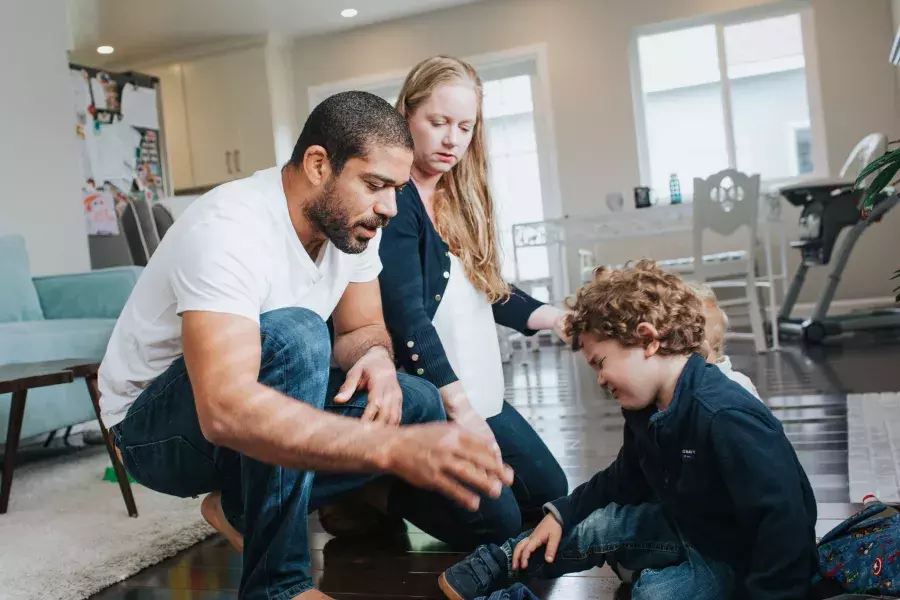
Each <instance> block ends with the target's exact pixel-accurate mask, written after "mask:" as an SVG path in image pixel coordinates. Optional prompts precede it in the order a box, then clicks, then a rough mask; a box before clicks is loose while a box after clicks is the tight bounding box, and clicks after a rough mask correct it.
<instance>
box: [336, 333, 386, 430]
mask: <svg viewBox="0 0 900 600" xmlns="http://www.w3.org/2000/svg"><path fill="white" fill-rule="evenodd" d="M361 389H365V390H366V391H368V393H369V400H368V403H367V404H366V410H365V412H364V413H363V415H362V420H363V421H376V422H378V423H384V424H385V425H398V424H399V423H400V418H401V416H402V410H403V392H402V391H401V390H400V383H399V382H398V381H397V370H396V369H395V368H394V362H393V361H392V360H391V356H390V354H388V352H387V350H385V349H384V348H382V347H381V346H375V347H373V348H369V350H368V351H367V352H366V353H365V354H364V355H363V356H362V358H360V359H359V360H358V361H357V362H356V364H355V365H353V367H352V368H351V369H350V371H349V372H348V373H347V379H346V381H344V385H342V386H341V389H340V390H339V391H338V393H337V395H336V396H335V397H334V401H335V402H337V403H338V404H343V403H345V402H347V401H349V400H350V398H351V397H352V396H353V394H354V393H355V392H356V391H357V390H361Z"/></svg>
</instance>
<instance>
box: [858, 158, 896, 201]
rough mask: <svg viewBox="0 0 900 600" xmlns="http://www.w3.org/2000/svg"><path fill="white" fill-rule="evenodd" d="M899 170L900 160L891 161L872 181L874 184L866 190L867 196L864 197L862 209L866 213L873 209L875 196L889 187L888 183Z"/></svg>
mask: <svg viewBox="0 0 900 600" xmlns="http://www.w3.org/2000/svg"><path fill="white" fill-rule="evenodd" d="M897 171H900V161H897V162H894V163H891V164H890V165H888V166H887V167H885V168H884V170H883V171H882V172H881V173H879V174H878V176H877V177H876V178H875V180H874V181H872V185H870V186H869V188H868V189H867V190H866V195H865V198H864V199H863V205H862V210H863V212H864V213H866V212H868V211H870V210H872V205H873V204H874V202H875V198H877V197H878V194H880V193H881V191H882V190H883V189H884V188H886V187H887V185H888V184H889V183H890V182H891V179H893V178H894V175H896V174H897Z"/></svg>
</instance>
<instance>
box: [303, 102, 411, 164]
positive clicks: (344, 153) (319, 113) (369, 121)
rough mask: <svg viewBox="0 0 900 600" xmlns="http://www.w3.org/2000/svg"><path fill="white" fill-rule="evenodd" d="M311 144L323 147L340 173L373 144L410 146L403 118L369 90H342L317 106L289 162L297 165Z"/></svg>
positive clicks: (329, 160) (329, 159)
mask: <svg viewBox="0 0 900 600" xmlns="http://www.w3.org/2000/svg"><path fill="white" fill-rule="evenodd" d="M311 146H322V147H323V148H325V150H326V152H328V162H329V163H330V164H331V169H332V170H333V171H334V174H335V175H339V174H340V173H341V171H342V170H343V169H344V165H346V164H347V161H348V160H350V159H351V158H365V157H366V156H367V154H368V151H369V150H370V149H371V148H373V147H375V146H385V147H400V148H406V149H408V150H412V149H413V139H412V134H410V132H409V125H407V123H406V119H404V118H403V116H402V115H401V114H400V113H399V112H397V110H396V109H395V108H394V107H393V106H391V105H390V104H388V103H387V101H385V100H383V99H382V98H379V97H378V96H376V95H375V94H370V93H368V92H358V91H354V92H342V93H340V94H335V95H334V96H329V97H328V98H326V99H325V100H323V101H322V103H321V104H319V105H318V106H316V107H315V108H314V109H313V111H312V113H310V115H309V118H308V119H306V124H305V125H304V126H303V131H302V132H301V133H300V137H299V138H298V139H297V144H296V145H295V146H294V152H293V154H292V155H291V160H290V161H289V163H288V164H290V165H291V166H294V167H298V166H300V165H301V164H302V163H303V155H304V154H305V153H306V151H307V150H308V149H309V148H310V147H311Z"/></svg>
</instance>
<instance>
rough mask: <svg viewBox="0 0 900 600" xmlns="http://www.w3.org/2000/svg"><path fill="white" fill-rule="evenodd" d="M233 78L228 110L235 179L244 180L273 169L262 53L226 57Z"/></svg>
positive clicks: (270, 115) (246, 53) (273, 144)
mask: <svg viewBox="0 0 900 600" xmlns="http://www.w3.org/2000/svg"><path fill="white" fill-rule="evenodd" d="M229 58H230V63H231V69H232V70H233V72H234V73H235V75H234V76H233V77H232V78H231V79H230V82H231V103H230V106H231V109H232V111H233V115H234V116H233V121H232V123H233V125H234V126H235V143H234V154H233V155H232V160H233V163H232V164H233V166H234V170H235V177H247V176H250V175H252V174H253V173H254V172H255V171H259V170H260V169H268V168H269V167H272V166H274V165H275V135H274V133H273V128H272V127H273V126H272V109H271V103H270V97H269V93H270V92H269V89H270V88H269V81H268V77H267V75H266V59H265V51H264V50H263V49H262V48H253V49H251V50H245V51H242V52H237V53H235V54H233V55H230V56H229Z"/></svg>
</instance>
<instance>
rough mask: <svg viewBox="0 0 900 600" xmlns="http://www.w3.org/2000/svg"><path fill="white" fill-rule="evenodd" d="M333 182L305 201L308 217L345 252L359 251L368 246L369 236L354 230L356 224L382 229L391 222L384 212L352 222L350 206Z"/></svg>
mask: <svg viewBox="0 0 900 600" xmlns="http://www.w3.org/2000/svg"><path fill="white" fill-rule="evenodd" d="M334 188H335V186H334V182H330V183H328V184H327V185H326V186H325V189H324V190H322V193H321V194H319V195H318V196H317V197H316V198H315V199H314V200H313V201H312V202H310V203H309V204H307V205H306V209H305V211H304V212H305V214H306V218H307V219H309V221H310V222H311V223H312V224H313V225H314V226H315V227H316V229H318V230H319V231H320V232H322V233H323V234H325V237H327V238H328V239H329V241H331V243H332V244H334V246H335V247H336V248H337V249H338V250H340V251H341V252H343V253H345V254H359V253H360V252H363V251H364V250H365V249H366V248H367V247H368V246H369V240H368V239H367V238H364V237H358V236H356V235H355V234H354V233H353V230H354V229H355V228H356V227H359V226H362V227H365V228H367V229H373V230H374V229H379V228H382V227H385V226H386V225H387V224H388V221H389V219H388V218H387V217H384V216H382V215H375V216H374V217H370V218H366V219H359V220H357V221H353V222H351V221H350V219H352V218H353V217H352V215H351V214H350V213H349V211H348V210H347V205H346V203H344V202H343V201H342V200H341V198H340V197H338V195H337V193H335V189H334Z"/></svg>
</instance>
